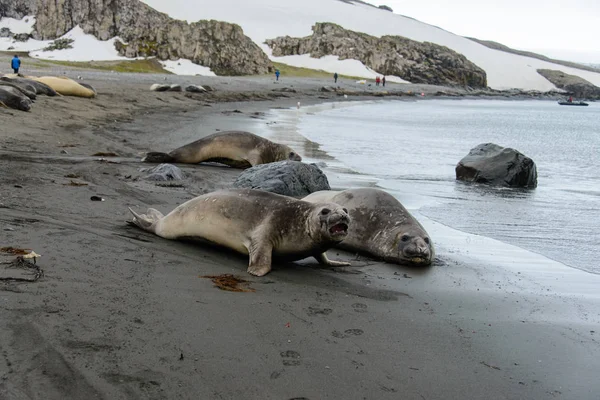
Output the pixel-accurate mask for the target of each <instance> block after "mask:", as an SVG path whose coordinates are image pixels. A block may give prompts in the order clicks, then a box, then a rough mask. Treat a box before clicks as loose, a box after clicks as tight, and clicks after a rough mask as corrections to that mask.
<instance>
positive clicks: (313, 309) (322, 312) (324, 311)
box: [306, 307, 333, 317]
mask: <svg viewBox="0 0 600 400" xmlns="http://www.w3.org/2000/svg"><path fill="white" fill-rule="evenodd" d="M332 312H333V310H332V309H331V308H319V307H308V311H307V312H306V313H307V314H308V315H310V316H311V317H312V316H315V315H319V314H320V315H329V314H331V313H332Z"/></svg>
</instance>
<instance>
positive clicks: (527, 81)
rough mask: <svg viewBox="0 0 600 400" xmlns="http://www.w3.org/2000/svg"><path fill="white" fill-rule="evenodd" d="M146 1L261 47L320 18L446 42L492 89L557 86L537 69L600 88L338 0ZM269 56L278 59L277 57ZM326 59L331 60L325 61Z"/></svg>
mask: <svg viewBox="0 0 600 400" xmlns="http://www.w3.org/2000/svg"><path fill="white" fill-rule="evenodd" d="M142 1H143V2H144V3H146V4H148V5H149V6H150V7H153V8H155V9H156V10H158V11H161V12H164V13H167V14H168V15H170V16H171V17H173V18H177V19H182V20H187V21H192V22H193V21H198V20H201V19H216V20H219V21H226V22H232V23H236V24H239V25H240V26H241V27H242V29H243V30H244V33H245V34H246V35H247V36H249V37H250V38H251V39H252V40H253V41H254V42H255V43H256V44H258V45H259V46H261V48H263V49H264V48H265V47H266V46H265V45H264V42H265V40H266V39H273V38H276V37H278V36H286V35H289V36H292V37H304V36H309V35H311V34H312V30H311V27H312V26H313V25H314V24H315V23H316V22H333V23H336V24H339V25H341V26H342V27H344V28H345V29H350V30H353V31H357V32H364V33H367V34H369V35H372V36H377V37H381V36H383V35H399V36H404V37H407V38H409V39H412V40H416V41H420V42H424V41H428V42H433V43H436V44H439V45H443V46H447V47H449V48H451V49H452V50H454V51H456V52H458V53H461V54H463V55H464V56H465V57H467V58H468V59H469V60H470V61H472V62H473V63H475V64H476V65H478V66H479V67H480V68H483V69H484V70H485V71H486V73H487V78H488V86H490V87H492V88H494V89H510V88H519V89H534V90H541V91H548V90H554V89H556V88H555V86H554V85H553V84H552V83H550V82H549V81H548V80H547V79H545V78H544V77H542V76H541V75H540V74H538V73H537V71H536V69H539V68H547V69H556V70H561V71H563V72H565V73H567V74H572V75H577V76H580V77H582V78H583V79H586V80H588V81H590V82H592V83H593V84H595V85H597V86H600V73H594V72H588V71H582V70H579V69H576V68H569V67H564V66H562V65H557V64H552V63H549V62H545V61H541V60H537V59H534V58H529V57H523V56H518V55H515V54H510V53H505V52H502V51H498V50H493V49H490V48H487V47H485V46H483V45H480V44H479V43H476V42H473V41H472V40H469V39H466V38H464V37H462V36H458V35H455V34H453V33H450V32H448V31H445V30H443V29H440V28H438V27H435V26H432V25H428V24H425V23H423V22H420V21H417V20H415V19H412V18H408V17H404V16H402V15H399V14H394V13H391V12H389V11H385V10H380V9H377V8H374V7H370V6H366V5H363V4H360V3H352V4H348V3H344V2H341V1H338V0H303V1H297V2H285V4H283V3H282V2H281V0H252V1H239V0H219V1H218V2H212V1H211V2H209V1H207V0H206V1H201V0H196V1H193V2H190V1H189V0H169V1H165V0H142ZM267 54H270V53H267ZM294 57H301V56H294ZM271 59H272V60H277V59H276V58H274V57H271ZM295 60H296V59H295V58H285V61H282V62H285V63H288V62H293V63H295V64H290V65H295V66H301V65H300V63H301V62H306V63H314V62H313V61H304V60H306V58H302V59H300V60H301V61H295ZM327 62H328V63H330V62H331V61H330V60H327ZM311 65H315V66H314V67H310V68H317V69H323V70H329V69H326V68H328V67H327V66H324V65H316V64H311ZM329 65H331V64H329ZM302 66H306V65H302ZM346 68H347V69H346ZM356 68H357V65H356V64H355V63H343V64H342V63H341V61H338V63H337V64H336V66H335V70H336V71H337V73H338V74H343V75H355V76H363V75H362V74H360V75H359V74H357V73H356V70H355V69H356ZM363 71H364V70H363ZM365 77H367V76H365Z"/></svg>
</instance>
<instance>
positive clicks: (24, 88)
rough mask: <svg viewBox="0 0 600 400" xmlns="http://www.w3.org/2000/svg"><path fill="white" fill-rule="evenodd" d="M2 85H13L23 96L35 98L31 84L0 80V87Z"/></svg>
mask: <svg viewBox="0 0 600 400" xmlns="http://www.w3.org/2000/svg"><path fill="white" fill-rule="evenodd" d="M2 86H7V87H14V88H15V89H17V90H19V91H20V92H21V93H23V94H24V95H25V96H27V97H29V98H30V99H31V100H35V98H36V91H35V88H34V87H33V86H31V85H28V84H25V83H17V82H8V81H4V80H0V87H2Z"/></svg>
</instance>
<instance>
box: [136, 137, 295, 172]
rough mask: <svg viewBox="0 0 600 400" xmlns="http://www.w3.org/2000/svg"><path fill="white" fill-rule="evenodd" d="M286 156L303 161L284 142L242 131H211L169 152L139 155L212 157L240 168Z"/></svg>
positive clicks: (193, 160) (154, 159)
mask: <svg viewBox="0 0 600 400" xmlns="http://www.w3.org/2000/svg"><path fill="white" fill-rule="evenodd" d="M285 160H292V161H302V157H300V156H299V155H298V153H296V152H295V151H294V150H292V149H291V148H290V147H288V146H286V145H283V144H279V143H275V142H272V141H270V140H268V139H265V138H262V137H260V136H257V135H255V134H253V133H250V132H244V131H226V132H217V133H213V134H212V135H208V136H206V137H204V138H202V139H200V140H196V141H195V142H192V143H189V144H186V145H185V146H182V147H179V148H177V149H175V150H173V151H171V152H170V153H168V154H167V153H160V152H150V153H148V154H146V156H145V157H144V158H142V161H143V162H149V163H183V164H198V163H201V162H206V161H213V162H218V163H221V164H225V165H229V166H230V167H233V168H242V169H245V168H250V167H254V166H255V165H259V164H267V163H271V162H276V161H285Z"/></svg>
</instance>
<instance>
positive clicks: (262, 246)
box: [248, 241, 273, 276]
mask: <svg viewBox="0 0 600 400" xmlns="http://www.w3.org/2000/svg"><path fill="white" fill-rule="evenodd" d="M272 252H273V246H272V245H271V244H270V243H262V242H259V241H252V243H250V247H249V248H248V253H249V254H250V262H249V265H248V273H249V274H251V275H255V276H264V275H266V274H268V273H269V272H270V271H271V259H272Z"/></svg>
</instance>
